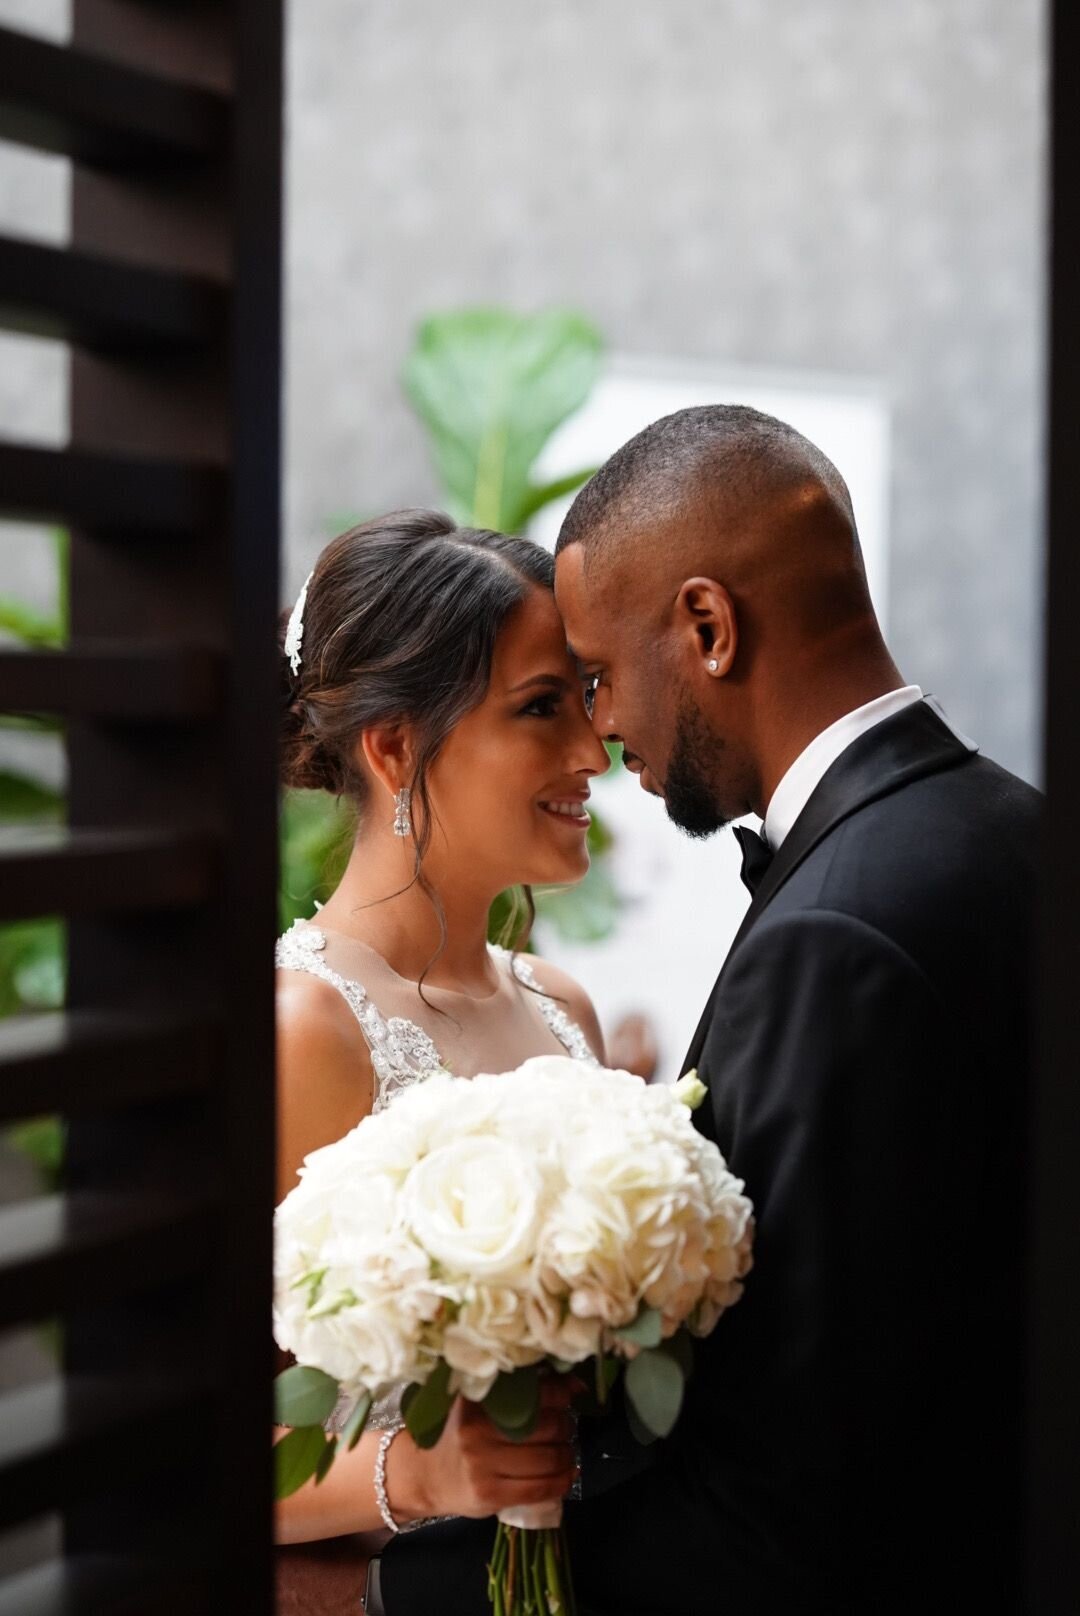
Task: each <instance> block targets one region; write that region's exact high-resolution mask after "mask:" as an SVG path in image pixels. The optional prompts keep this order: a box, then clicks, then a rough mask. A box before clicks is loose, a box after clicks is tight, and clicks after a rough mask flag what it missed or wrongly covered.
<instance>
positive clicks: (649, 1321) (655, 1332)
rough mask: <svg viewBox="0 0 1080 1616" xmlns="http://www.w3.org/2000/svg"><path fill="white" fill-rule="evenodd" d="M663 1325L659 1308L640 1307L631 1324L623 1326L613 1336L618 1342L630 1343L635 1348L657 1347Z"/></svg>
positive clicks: (661, 1335) (661, 1337)
mask: <svg viewBox="0 0 1080 1616" xmlns="http://www.w3.org/2000/svg"><path fill="white" fill-rule="evenodd" d="M663 1323H664V1318H663V1314H662V1313H661V1312H660V1309H659V1308H657V1307H645V1306H644V1305H642V1306H641V1307H640V1308H639V1309H638V1316H637V1318H636V1319H634V1321H633V1323H632V1324H624V1325H623V1327H622V1329H621V1330H616V1331H615V1334H616V1335H617V1336H618V1337H619V1339H620V1341H632V1342H633V1343H634V1345H635V1346H636V1347H658V1346H659V1345H660V1342H661V1340H662V1339H663Z"/></svg>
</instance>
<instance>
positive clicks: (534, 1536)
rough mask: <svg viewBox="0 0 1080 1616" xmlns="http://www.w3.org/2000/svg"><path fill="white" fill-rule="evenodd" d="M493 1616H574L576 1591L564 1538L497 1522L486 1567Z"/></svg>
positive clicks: (552, 1530) (553, 1530) (551, 1529)
mask: <svg viewBox="0 0 1080 1616" xmlns="http://www.w3.org/2000/svg"><path fill="white" fill-rule="evenodd" d="M488 1598H489V1600H490V1601H491V1608H492V1610H493V1612H494V1616H574V1613H575V1607H574V1589H573V1584H572V1582H571V1579H570V1558H569V1555H568V1554H567V1549H566V1534H565V1531H564V1529H563V1527H561V1526H545V1527H542V1528H541V1529H540V1530H534V1529H532V1528H528V1527H521V1526H510V1525H508V1524H507V1523H506V1522H505V1521H500V1522H499V1526H498V1530H497V1532H496V1533H495V1547H494V1549H493V1550H492V1555H491V1560H490V1562H489V1564H488Z"/></svg>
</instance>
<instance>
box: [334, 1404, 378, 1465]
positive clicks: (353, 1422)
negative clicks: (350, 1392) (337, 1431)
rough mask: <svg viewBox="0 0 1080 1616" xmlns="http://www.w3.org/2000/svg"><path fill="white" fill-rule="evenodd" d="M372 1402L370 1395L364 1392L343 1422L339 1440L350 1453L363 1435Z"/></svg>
mask: <svg viewBox="0 0 1080 1616" xmlns="http://www.w3.org/2000/svg"><path fill="white" fill-rule="evenodd" d="M373 1401H374V1399H373V1397H372V1395H371V1393H370V1392H365V1393H364V1395H363V1397H361V1398H360V1399H359V1401H358V1402H357V1405H356V1407H355V1408H354V1409H353V1411H352V1413H351V1414H350V1415H349V1418H348V1419H347V1420H346V1422H345V1429H344V1430H343V1431H342V1433H341V1440H342V1442H344V1444H345V1446H346V1448H347V1449H348V1451H349V1452H350V1453H351V1452H352V1450H353V1449H354V1448H355V1446H356V1444H357V1443H358V1442H359V1440H360V1438H361V1437H362V1436H363V1434H364V1427H365V1425H366V1424H367V1422H368V1415H369V1414H370V1413H371V1405H372V1403H373Z"/></svg>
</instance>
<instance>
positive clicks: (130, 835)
mask: <svg viewBox="0 0 1080 1616" xmlns="http://www.w3.org/2000/svg"><path fill="white" fill-rule="evenodd" d="M216 862H217V861H216V859H215V857H214V847H213V844H212V843H211V842H210V841H209V839H207V838H205V837H197V836H190V835H185V834H184V833H182V832H178V831H172V830H138V829H134V830H99V831H96V830H86V831H81V830H79V831H73V830H68V829H67V828H66V827H65V826H60V825H41V826H38V825H34V826H25V827H24V826H20V827H18V828H16V829H0V917H2V918H4V919H7V920H27V919H30V918H32V917H33V916H35V915H80V914H95V913H97V914H109V913H118V912H120V911H123V910H131V909H173V908H182V907H186V906H188V905H192V904H198V903H202V902H204V901H205V900H206V899H207V898H208V897H209V896H210V893H211V891H212V888H213V883H214V879H215V875H216Z"/></svg>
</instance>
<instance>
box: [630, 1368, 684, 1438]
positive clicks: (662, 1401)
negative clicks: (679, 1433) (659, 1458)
mask: <svg viewBox="0 0 1080 1616" xmlns="http://www.w3.org/2000/svg"><path fill="white" fill-rule="evenodd" d="M626 1395H627V1398H628V1400H629V1401H630V1403H632V1404H633V1407H634V1411H635V1413H636V1414H637V1416H638V1418H639V1419H640V1421H641V1423H642V1424H643V1425H644V1426H645V1427H646V1428H647V1429H648V1430H650V1431H651V1432H652V1433H653V1435H654V1436H667V1435H668V1434H669V1432H670V1431H671V1429H672V1427H673V1426H674V1424H675V1421H676V1420H677V1419H678V1417H679V1410H680V1408H681V1407H682V1399H683V1373H682V1370H681V1369H680V1368H679V1365H678V1364H677V1363H676V1362H675V1359H674V1358H673V1357H671V1356H670V1354H668V1353H666V1352H660V1351H652V1352H639V1353H638V1355H637V1357H636V1358H634V1359H632V1360H631V1361H630V1363H628V1364H627V1366H626Z"/></svg>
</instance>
